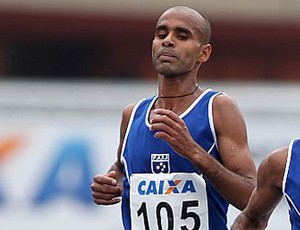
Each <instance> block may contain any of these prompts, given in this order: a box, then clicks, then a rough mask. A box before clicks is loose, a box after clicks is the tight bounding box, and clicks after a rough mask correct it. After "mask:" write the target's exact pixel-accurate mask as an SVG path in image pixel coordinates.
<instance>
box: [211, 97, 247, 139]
mask: <svg viewBox="0 0 300 230" xmlns="http://www.w3.org/2000/svg"><path fill="white" fill-rule="evenodd" d="M213 117H214V123H215V127H216V132H217V134H218V135H220V134H224V135H230V134H233V135H234V136H239V135H243V136H244V135H246V123H245V120H244V117H243V115H242V113H241V111H240V109H239V107H238V105H237V103H236V101H235V100H234V99H233V98H232V97H231V96H229V95H228V94H226V93H221V94H219V95H217V96H216V97H215V98H214V101H213ZM224 121H226V122H224ZM245 138H246V136H245Z"/></svg>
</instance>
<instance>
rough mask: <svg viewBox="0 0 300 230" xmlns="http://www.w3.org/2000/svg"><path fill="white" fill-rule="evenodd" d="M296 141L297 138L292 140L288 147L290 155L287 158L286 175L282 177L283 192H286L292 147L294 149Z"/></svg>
mask: <svg viewBox="0 0 300 230" xmlns="http://www.w3.org/2000/svg"><path fill="white" fill-rule="evenodd" d="M294 141H295V140H293V141H291V142H290V144H289V148H288V155H287V159H286V163H285V169H284V175H283V179H282V194H286V192H285V188H286V180H287V175H288V172H289V169H290V163H291V157H292V149H293V144H294ZM286 195H287V194H286Z"/></svg>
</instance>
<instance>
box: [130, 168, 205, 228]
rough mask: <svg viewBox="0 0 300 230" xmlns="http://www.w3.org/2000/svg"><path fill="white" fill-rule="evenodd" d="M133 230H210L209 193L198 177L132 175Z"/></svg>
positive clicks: (178, 174) (179, 174) (201, 179)
mask: <svg viewBox="0 0 300 230" xmlns="http://www.w3.org/2000/svg"><path fill="white" fill-rule="evenodd" d="M130 211H131V223H132V230H199V229H201V230H208V229H209V228H208V207H207V193H206V184H205V181H204V179H203V178H202V177H201V176H200V175H198V174H196V173H171V174H162V173H161V174H132V176H131V177H130Z"/></svg>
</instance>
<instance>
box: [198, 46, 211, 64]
mask: <svg viewBox="0 0 300 230" xmlns="http://www.w3.org/2000/svg"><path fill="white" fill-rule="evenodd" d="M211 51H212V46H211V44H205V45H201V50H200V55H199V59H198V60H199V62H200V63H204V62H207V61H208V59H209V57H210V54H211Z"/></svg>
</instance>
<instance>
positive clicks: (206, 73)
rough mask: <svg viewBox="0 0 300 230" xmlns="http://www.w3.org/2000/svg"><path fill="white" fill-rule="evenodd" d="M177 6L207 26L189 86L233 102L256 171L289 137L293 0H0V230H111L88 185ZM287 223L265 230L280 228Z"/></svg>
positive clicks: (144, 91) (116, 216)
mask: <svg viewBox="0 0 300 230" xmlns="http://www.w3.org/2000/svg"><path fill="white" fill-rule="evenodd" d="M177 4H186V5H188V6H190V7H193V8H195V9H196V10H199V11H201V12H202V13H203V14H204V15H206V17H207V18H208V19H209V20H210V22H211V26H212V40H211V43H212V45H213V53H212V56H211V59H210V60H209V62H208V63H206V64H205V65H203V66H202V68H201V70H200V72H199V84H200V85H201V86H202V87H203V88H213V89H215V90H221V91H225V92H226V93H228V94H230V95H231V96H233V97H234V98H235V99H236V101H237V103H238V105H239V107H240V108H241V111H242V113H243V114H244V116H245V120H246V123H247V127H248V137H249V142H250V147H251V151H252V153H253V156H254V159H255V162H256V164H257V166H258V165H259V163H260V162H261V160H262V159H263V158H264V157H265V156H266V155H267V154H269V153H270V152H271V151H272V150H273V149H275V148H278V147H281V146H287V145H288V144H289V142H290V141H291V140H292V139H294V138H296V137H300V134H299V131H298V130H299V128H298V127H300V118H299V117H300V116H299V115H300V103H299V96H300V95H299V94H300V91H299V73H300V63H299V60H300V14H299V8H300V2H299V1H297V0H265V1H258V0H253V1H246V0H239V1H236V0H227V1H226V2H225V1H220V0H216V1H210V0H202V1H198V0H190V1H169V0H164V1H159V0H152V1H147V0H142V1H137V0H113V1H103V0H52V1H44V0H26V1H22V0H0V123H1V125H0V226H1V229H5V230H37V229H43V230H52V229H58V230H60V229H73V230H79V229H83V228H86V229H89V230H93V229H103V230H120V229H122V227H121V218H120V206H119V205H116V206H114V207H98V206H96V205H93V203H92V199H91V191H90V184H91V182H92V179H93V175H95V174H96V173H105V172H106V171H107V170H108V168H109V166H110V165H111V164H112V163H113V161H114V160H115V156H116V149H117V145H118V138H119V124H120V118H121V112H122V109H123V108H124V107H125V106H126V105H127V104H129V103H132V102H136V101H138V100H139V99H140V98H143V97H148V96H152V95H154V94H155V93H156V82H155V81H156V73H155V71H154V70H153V68H152V62H151V42H152V38H153V33H154V26H155V23H156V20H157V18H158V16H159V15H160V14H161V13H162V12H163V11H164V10H165V9H167V8H168V7H170V6H174V5H177ZM238 212H239V211H238V210H236V209H234V208H232V207H230V212H229V224H228V225H230V224H231V223H232V221H233V220H234V218H235V216H236V215H237V214H238ZM287 212H288V211H287V206H286V203H285V200H282V202H281V203H280V205H279V207H278V208H277V209H276V211H275V212H274V214H273V215H272V217H271V219H270V222H269V227H268V229H272V230H274V229H275V230H276V229H278V230H279V229H280V230H282V229H289V225H288V214H287Z"/></svg>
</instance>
